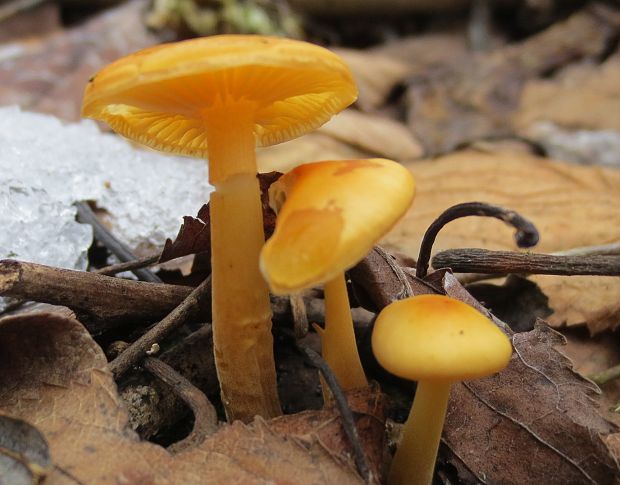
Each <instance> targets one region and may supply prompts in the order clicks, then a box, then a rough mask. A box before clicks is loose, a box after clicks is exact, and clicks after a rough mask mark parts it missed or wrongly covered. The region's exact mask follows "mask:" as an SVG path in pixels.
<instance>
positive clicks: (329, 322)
mask: <svg viewBox="0 0 620 485" xmlns="http://www.w3.org/2000/svg"><path fill="white" fill-rule="evenodd" d="M321 347H322V354H323V358H324V359H325V361H326V362H327V363H328V364H329V367H330V368H331V370H332V371H333V373H334V374H335V376H336V378H337V379H338V384H340V387H341V388H342V389H343V390H345V391H347V390H349V389H355V388H360V387H366V386H367V385H368V381H367V380H366V375H365V374H364V369H363V367H362V363H361V361H360V356H359V353H358V351H357V344H356V342H355V332H354V331H353V318H352V317H351V308H350V305H349V295H348V294H347V284H346V282H345V279H344V273H340V274H339V275H338V276H336V277H335V278H334V279H332V280H330V281H328V282H326V283H325V330H323V331H322V332H321Z"/></svg>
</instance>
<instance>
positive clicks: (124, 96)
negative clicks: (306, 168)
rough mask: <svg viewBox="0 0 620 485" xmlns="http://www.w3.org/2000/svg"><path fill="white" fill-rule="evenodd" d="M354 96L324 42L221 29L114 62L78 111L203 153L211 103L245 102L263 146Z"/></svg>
mask: <svg viewBox="0 0 620 485" xmlns="http://www.w3.org/2000/svg"><path fill="white" fill-rule="evenodd" d="M356 97H357V88H356V86H355V83H354V81H353V78H352V76H351V72H350V71H349V69H348V67H347V66H346V64H344V62H343V61H342V60H341V59H340V58H339V57H338V56H337V55H336V54H334V53H332V52H330V51H328V50H327V49H324V48H322V47H319V46H316V45H313V44H309V43H307V42H301V41H296V40H290V39H279V38H274V37H263V36H251V35H247V36H244V35H221V36H213V37H204V38H199V39H191V40H187V41H183V42H177V43H173V44H163V45H159V46H156V47H151V48H148V49H145V50H142V51H139V52H136V53H134V54H132V55H129V56H127V57H124V58H122V59H119V60H118V61H116V62H113V63H112V64H110V65H108V66H107V67H105V68H104V69H103V70H101V71H100V72H99V73H98V74H97V75H96V76H94V77H93V78H92V79H91V80H90V82H89V83H88V85H87V86H86V90H85V93H84V100H83V104H82V114H83V116H86V117H89V118H95V119H99V120H102V121H105V122H106V123H108V124H109V125H110V126H111V127H112V128H113V129H114V130H115V131H117V132H118V133H120V134H122V135H123V136H125V137H127V138H130V139H132V140H135V141H138V142H140V143H143V144H145V145H148V146H151V147H153V148H156V149H159V150H162V151H167V152H172V153H178V154H184V155H190V156H196V157H206V155H207V142H206V134H205V121H204V116H206V115H207V113H208V111H209V109H210V108H212V107H213V106H215V105H219V106H222V105H224V106H225V105H226V103H229V102H238V101H241V102H243V103H244V104H245V105H249V106H250V107H251V109H252V111H253V119H254V132H255V135H256V142H257V145H258V146H267V145H273V144H276V143H280V142H283V141H286V140H290V139H292V138H295V137H298V136H300V135H302V134H304V133H306V132H308V131H311V130H313V129H315V128H317V127H319V126H320V125H322V124H323V123H325V122H326V121H328V120H329V119H330V118H331V116H333V115H334V114H335V113H337V112H339V111H340V110H342V109H343V108H345V107H346V106H348V105H349V104H351V103H352V102H353V101H355V99H356ZM259 168H260V167H259Z"/></svg>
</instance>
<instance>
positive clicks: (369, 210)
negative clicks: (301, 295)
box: [260, 159, 415, 390]
mask: <svg viewBox="0 0 620 485" xmlns="http://www.w3.org/2000/svg"><path fill="white" fill-rule="evenodd" d="M414 191H415V189H414V181H413V176H412V175H411V173H410V172H409V171H408V170H407V169H406V168H404V167H403V166H402V165H400V164H398V163H396V162H393V161H391V160H384V159H368V160H340V161H322V162H315V163H309V164H306V165H302V166H300V167H297V168H295V169H293V170H292V171H290V172H288V173H286V174H285V175H283V176H282V177H281V178H280V179H279V180H278V181H277V182H275V183H274V184H273V185H272V186H271V188H270V193H269V196H270V201H271V205H272V207H273V208H274V210H275V211H276V212H277V213H278V217H277V219H276V227H275V231H274V234H273V236H272V237H271V238H270V239H269V240H268V241H267V243H265V246H264V247H263V250H262V252H261V258H260V267H261V270H262V272H263V274H264V276H265V279H266V280H267V282H268V283H269V286H270V288H271V290H272V291H273V292H274V293H276V294H290V293H295V292H299V291H301V290H303V289H305V288H308V287H311V286H314V285H318V284H325V329H324V330H323V331H322V332H321V342H322V352H323V358H324V359H325V360H326V361H327V363H328V364H329V366H330V367H331V369H332V371H333V372H334V374H335V375H336V377H337V379H338V382H339V384H340V386H341V387H342V388H343V389H345V390H347V389H354V388H357V387H365V386H366V385H367V381H366V376H365V374H364V370H363V368H362V365H361V363H360V358H359V355H358V351H357V346H356V342H355V334H354V332H353V322H352V318H351V310H350V306H349V298H348V295H347V288H346V283H345V278H344V272H345V271H346V270H347V269H348V268H350V267H352V266H354V265H355V264H356V263H357V262H358V261H359V260H361V259H362V258H363V257H364V256H365V255H366V254H367V253H368V251H370V249H371V248H372V246H373V245H374V244H375V243H376V242H377V241H378V240H379V239H380V238H381V237H382V236H383V235H384V234H385V233H387V232H388V231H389V230H390V228H391V227H392V226H393V225H394V224H395V223H396V221H398V219H399V218H400V217H401V216H402V215H403V214H404V213H405V212H406V210H407V209H408V208H409V206H410V205H411V202H412V200H413V195H414Z"/></svg>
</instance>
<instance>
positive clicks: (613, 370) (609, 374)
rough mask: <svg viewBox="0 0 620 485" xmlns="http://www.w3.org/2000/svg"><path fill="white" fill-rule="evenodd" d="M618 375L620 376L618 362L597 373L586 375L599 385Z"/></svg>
mask: <svg viewBox="0 0 620 485" xmlns="http://www.w3.org/2000/svg"><path fill="white" fill-rule="evenodd" d="M618 377H620V364H618V365H615V366H613V367H610V368H609V369H607V370H604V371H603V372H599V373H598V374H592V375H590V376H588V378H589V379H590V380H591V381H594V382H596V384H598V385H599V386H603V385H605V384H607V383H608V382H609V381H613V380H614V379H617V378H618Z"/></svg>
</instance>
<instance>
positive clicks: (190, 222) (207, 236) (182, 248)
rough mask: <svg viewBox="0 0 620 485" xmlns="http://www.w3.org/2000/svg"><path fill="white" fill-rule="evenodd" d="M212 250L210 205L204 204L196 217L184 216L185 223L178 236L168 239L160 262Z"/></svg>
mask: <svg viewBox="0 0 620 485" xmlns="http://www.w3.org/2000/svg"><path fill="white" fill-rule="evenodd" d="M204 251H209V252H210V251H211V229H210V226H209V206H208V205H207V204H204V205H203V206H202V207H201V208H200V209H199V210H198V214H197V215H196V217H191V216H184V217H183V224H181V228H180V229H179V233H178V234H177V237H175V238H174V241H173V240H172V239H166V244H165V245H164V249H163V251H162V252H161V256H160V257H159V262H160V263H164V262H166V261H170V260H171V259H175V258H180V257H181V256H187V255H188V254H197V253H202V252H204Z"/></svg>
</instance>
